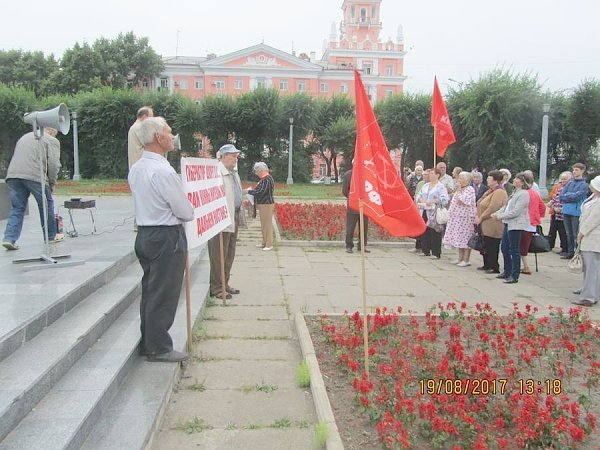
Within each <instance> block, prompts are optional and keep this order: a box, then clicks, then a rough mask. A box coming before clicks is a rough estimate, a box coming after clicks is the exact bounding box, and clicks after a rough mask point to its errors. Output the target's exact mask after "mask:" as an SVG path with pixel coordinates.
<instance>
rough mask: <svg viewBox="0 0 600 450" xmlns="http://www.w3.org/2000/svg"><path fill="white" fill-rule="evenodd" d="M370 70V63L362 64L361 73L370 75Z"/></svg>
mask: <svg viewBox="0 0 600 450" xmlns="http://www.w3.org/2000/svg"><path fill="white" fill-rule="evenodd" d="M371 70H372V67H371V63H365V64H363V73H364V74H365V75H371Z"/></svg>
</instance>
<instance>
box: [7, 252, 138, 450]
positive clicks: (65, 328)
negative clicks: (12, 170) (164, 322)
mask: <svg viewBox="0 0 600 450" xmlns="http://www.w3.org/2000/svg"><path fill="white" fill-rule="evenodd" d="M127 261H130V259H129V258H127ZM119 266H121V264H119ZM141 272H142V271H141V268H140V267H139V264H132V263H130V264H129V266H128V267H127V268H125V269H124V270H121V273H120V274H119V275H118V276H117V277H116V278H113V279H112V280H110V281H108V283H107V284H105V285H104V286H103V287H101V288H99V289H97V290H96V291H95V292H94V293H93V294H92V295H90V296H89V297H88V298H87V299H86V300H85V301H82V302H80V303H79V304H78V305H77V306H75V307H74V308H73V309H71V310H70V311H69V313H68V314H65V315H63V316H62V317H61V318H59V319H58V320H56V321H54V323H52V324H51V325H50V326H49V327H47V328H45V329H43V330H42V331H41V333H39V334H38V335H37V336H36V337H35V338H33V339H31V340H30V341H28V342H27V343H25V345H23V346H22V347H21V348H19V349H18V350H17V351H16V352H14V353H13V354H12V355H10V356H9V357H8V358H6V359H5V360H4V361H2V362H0V439H2V438H5V437H6V436H7V435H8V434H9V433H10V432H11V430H13V429H14V428H15V427H16V426H17V424H18V423H19V422H20V421H21V419H23V418H24V417H25V416H26V415H27V414H28V413H29V412H30V411H31V410H32V409H33V408H35V407H36V405H37V404H38V402H39V401H40V400H41V399H42V398H43V397H44V396H45V395H46V394H47V393H48V392H49V391H50V390H51V389H52V388H53V387H54V386H55V385H56V384H57V383H58V382H59V380H60V379H61V378H62V377H63V376H64V375H65V374H66V373H67V372H68V371H69V369H70V368H71V367H72V366H73V364H74V363H75V362H76V361H78V360H79V359H80V358H81V357H82V356H83V355H84V354H86V352H87V351H88V349H89V348H90V347H92V346H93V345H94V344H95V343H96V341H97V340H98V339H99V338H100V337H101V336H102V335H103V333H104V332H105V331H106V330H107V329H108V328H109V327H110V326H111V325H112V323H113V322H114V321H115V320H116V319H117V318H118V317H119V316H120V315H121V314H122V313H123V311H125V310H126V309H127V308H128V307H129V306H130V305H131V303H132V302H133V301H134V299H135V298H136V297H139V295H140V294H141V285H140V278H141ZM86 289H87V288H86V287H82V290H84V291H85V290H86ZM138 338H139V336H138ZM4 445H6V444H5V443H4V442H3V443H2V444H1V445H0V448H4ZM20 448H28V447H20Z"/></svg>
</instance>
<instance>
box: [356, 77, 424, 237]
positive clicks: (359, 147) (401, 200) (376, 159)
mask: <svg viewBox="0 0 600 450" xmlns="http://www.w3.org/2000/svg"><path fill="white" fill-rule="evenodd" d="M354 84H355V92H356V147H355V149H354V167H353V171H352V182H351V184H350V195H349V196H348V200H349V201H348V206H349V207H350V208H352V209H354V210H357V211H358V210H359V199H360V200H362V201H363V210H364V214H365V215H366V216H367V217H370V218H371V219H372V220H374V221H375V222H376V223H378V224H379V225H381V226H382V227H383V228H385V229H386V230H388V231H389V232H390V234H391V235H392V236H397V237H403V236H410V237H415V236H420V235H421V234H423V232H424V231H425V222H424V221H423V218H422V217H421V215H420V214H419V211H418V210H417V207H416V206H415V203H414V201H413V199H412V198H411V196H410V194H409V193H408V191H407V190H406V188H405V187H404V183H403V182H402V180H401V179H400V177H399V175H398V170H397V169H396V166H395V165H394V163H393V162H392V158H391V157H390V152H389V151H388V148H387V146H386V145H385V141H384V139H383V135H382V134H381V129H380V128H379V124H378V123H377V119H375V114H374V113H373V109H372V108H371V104H370V103H369V99H368V98H367V94H366V92H365V88H364V86H363V84H362V80H361V79H360V75H359V74H358V72H356V71H355V72H354Z"/></svg>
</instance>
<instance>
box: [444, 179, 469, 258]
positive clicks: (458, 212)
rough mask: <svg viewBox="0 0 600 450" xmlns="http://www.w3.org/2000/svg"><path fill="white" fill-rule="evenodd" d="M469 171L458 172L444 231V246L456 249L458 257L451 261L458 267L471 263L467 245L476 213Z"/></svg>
mask: <svg viewBox="0 0 600 450" xmlns="http://www.w3.org/2000/svg"><path fill="white" fill-rule="evenodd" d="M472 178H473V175H471V172H460V174H458V177H457V184H456V189H455V191H454V195H452V200H451V201H450V208H449V209H448V224H447V225H446V232H445V233H444V246H446V248H456V249H458V259H457V260H455V261H452V263H453V264H456V265H457V266H458V267H467V266H470V265H471V263H470V262H469V259H470V257H471V249H470V248H469V246H468V245H467V244H468V242H469V239H470V238H471V236H472V235H473V224H474V223H475V216H476V215H477V208H476V206H475V189H474V188H473V186H471V179H472Z"/></svg>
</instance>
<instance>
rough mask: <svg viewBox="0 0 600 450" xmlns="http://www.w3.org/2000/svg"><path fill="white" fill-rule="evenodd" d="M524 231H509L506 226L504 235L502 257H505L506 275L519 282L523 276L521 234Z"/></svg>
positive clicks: (501, 244)
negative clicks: (520, 276) (521, 275)
mask: <svg viewBox="0 0 600 450" xmlns="http://www.w3.org/2000/svg"><path fill="white" fill-rule="evenodd" d="M522 233H523V230H510V231H509V230H508V227H507V226H506V225H504V233H503V234H502V242H501V243H500V247H501V248H502V256H503V257H504V275H507V276H508V277H510V278H512V279H513V280H518V279H519V275H520V274H521V251H520V246H521V234H522Z"/></svg>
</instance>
